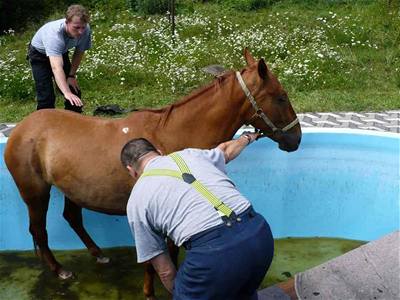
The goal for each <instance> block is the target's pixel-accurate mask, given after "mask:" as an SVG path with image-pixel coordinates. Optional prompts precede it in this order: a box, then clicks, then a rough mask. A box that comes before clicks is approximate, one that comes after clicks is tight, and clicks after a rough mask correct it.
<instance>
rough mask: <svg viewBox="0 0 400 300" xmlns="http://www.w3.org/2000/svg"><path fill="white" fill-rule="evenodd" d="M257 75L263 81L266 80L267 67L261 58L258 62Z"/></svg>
mask: <svg viewBox="0 0 400 300" xmlns="http://www.w3.org/2000/svg"><path fill="white" fill-rule="evenodd" d="M258 75H260V77H261V78H262V79H263V80H267V79H268V67H267V64H266V63H265V61H264V59H263V58H261V59H260V61H259V62H258Z"/></svg>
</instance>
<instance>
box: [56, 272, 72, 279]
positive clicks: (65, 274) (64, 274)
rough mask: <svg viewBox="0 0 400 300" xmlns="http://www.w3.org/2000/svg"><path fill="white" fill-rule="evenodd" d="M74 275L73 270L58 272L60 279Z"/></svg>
mask: <svg viewBox="0 0 400 300" xmlns="http://www.w3.org/2000/svg"><path fill="white" fill-rule="evenodd" d="M72 276H73V274H72V272H71V271H65V270H60V271H59V272H58V278H60V279H62V280H65V279H68V278H71V277H72Z"/></svg>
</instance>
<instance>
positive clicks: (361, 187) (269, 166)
mask: <svg viewBox="0 0 400 300" xmlns="http://www.w3.org/2000/svg"><path fill="white" fill-rule="evenodd" d="M5 141H6V140H5V139H3V140H0V154H1V159H0V184H1V188H0V251H1V250H28V249H32V247H33V246H32V238H31V235H30V234H29V232H28V227H29V225H28V214H27V209H26V207H25V204H24V203H23V201H22V200H21V198H20V196H19V193H18V190H17V188H16V186H15V184H14V182H13V180H12V178H11V176H10V174H9V173H8V170H7V169H6V166H5V164H4V161H3V152H4V146H5ZM399 143H400V136H399V135H397V136H396V135H388V136H380V135H374V134H368V135H365V134H358V133H353V134H349V133H335V132H308V133H307V132H306V133H304V134H303V139H302V144H301V146H300V149H299V150H298V151H296V152H293V153H286V152H282V151H280V150H279V149H278V148H277V146H276V144H275V143H274V142H272V141H270V140H269V139H261V140H259V141H258V142H256V143H254V144H252V145H251V146H250V147H248V148H247V149H246V150H245V152H244V153H243V154H242V155H241V156H239V157H238V158H237V159H236V160H235V161H233V162H232V163H230V164H229V165H228V173H229V175H230V176H231V177H232V178H233V180H234V182H235V183H236V185H237V186H238V188H239V190H240V191H241V192H242V193H243V194H244V195H245V196H247V197H248V198H249V199H250V200H251V202H252V203H253V205H254V207H255V208H256V210H257V211H259V212H260V213H262V214H263V215H264V216H265V217H266V219H267V220H268V222H269V224H270V225H271V228H272V231H273V234H274V237H275V238H283V237H314V236H319V237H338V238H346V239H353V240H363V241H369V240H374V239H377V238H379V237H381V236H383V235H385V234H387V233H390V232H392V231H394V230H396V229H399V222H398V220H399V201H398V195H399V184H398V174H399V159H398V158H399ZM99 184H101V183H99ZM83 188H84V187H83ZM51 193H52V194H51V201H50V207H49V212H48V216H47V224H48V225H47V230H48V234H49V245H50V247H51V248H53V249H80V248H84V245H83V244H82V242H81V241H80V240H79V239H78V237H77V236H76V234H75V233H74V232H73V231H72V229H71V228H70V227H69V226H68V224H67V222H66V221H65V220H64V219H63V217H62V211H63V204H64V201H63V196H62V194H61V193H60V192H59V191H58V190H57V189H54V188H53V189H52V192H51ZM84 223H85V226H86V228H87V230H88V232H89V233H90V234H91V236H92V237H93V239H94V240H95V241H96V242H97V243H98V245H99V246H100V247H103V248H105V247H118V246H133V245H134V241H133V239H132V236H131V233H130V231H129V227H128V225H127V221H126V217H120V216H109V215H104V214H100V213H96V212H92V211H88V210H84Z"/></svg>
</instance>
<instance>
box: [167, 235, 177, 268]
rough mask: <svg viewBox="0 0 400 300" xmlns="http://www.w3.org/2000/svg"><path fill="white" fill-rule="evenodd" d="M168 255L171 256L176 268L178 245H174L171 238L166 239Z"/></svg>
mask: <svg viewBox="0 0 400 300" xmlns="http://www.w3.org/2000/svg"><path fill="white" fill-rule="evenodd" d="M167 245H168V251H169V256H170V257H171V260H172V262H173V263H174V265H175V268H176V269H177V270H178V255H179V247H177V246H175V244H174V242H173V241H172V240H171V239H169V238H168V239H167Z"/></svg>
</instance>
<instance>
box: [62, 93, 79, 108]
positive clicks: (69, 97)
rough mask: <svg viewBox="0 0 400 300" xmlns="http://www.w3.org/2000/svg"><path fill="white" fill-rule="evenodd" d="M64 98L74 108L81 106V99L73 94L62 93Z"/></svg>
mask: <svg viewBox="0 0 400 300" xmlns="http://www.w3.org/2000/svg"><path fill="white" fill-rule="evenodd" d="M64 98H65V99H67V100H68V101H69V102H70V103H71V104H72V105H75V106H82V105H83V103H82V101H81V99H80V98H79V97H78V96H77V95H75V94H73V93H72V92H66V93H64Z"/></svg>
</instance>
